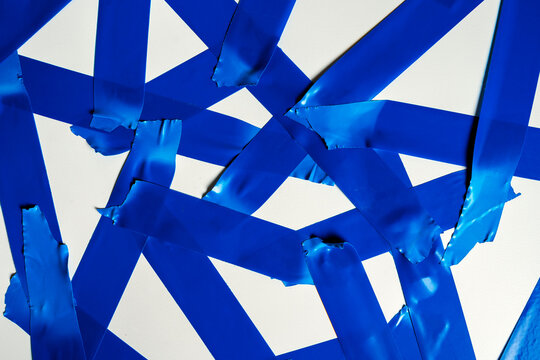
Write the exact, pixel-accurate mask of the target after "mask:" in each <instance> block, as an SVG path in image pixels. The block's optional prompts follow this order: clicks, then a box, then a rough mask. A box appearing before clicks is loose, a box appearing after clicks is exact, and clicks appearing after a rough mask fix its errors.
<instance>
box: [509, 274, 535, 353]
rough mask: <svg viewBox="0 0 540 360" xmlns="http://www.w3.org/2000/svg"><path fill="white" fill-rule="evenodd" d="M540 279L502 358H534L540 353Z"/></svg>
mask: <svg viewBox="0 0 540 360" xmlns="http://www.w3.org/2000/svg"><path fill="white" fill-rule="evenodd" d="M539 326H540V280H539V281H538V282H537V283H536V286H535V287H534V290H533V292H532V294H531V297H530V298H529V301H527V305H525V308H524V309H523V312H522V313H521V316H520V317H519V320H518V322H517V324H516V327H515V328H514V331H512V335H510V338H509V339H508V343H507V344H506V346H505V347H504V350H503V352H502V354H501V357H500V359H501V360H510V359H520V360H533V359H534V358H536V357H538V354H540V343H539V342H538V334H539V333H540V328H539Z"/></svg>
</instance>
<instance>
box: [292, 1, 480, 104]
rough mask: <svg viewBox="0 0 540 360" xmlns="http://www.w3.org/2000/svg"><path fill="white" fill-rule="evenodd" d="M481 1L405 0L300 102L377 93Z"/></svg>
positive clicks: (334, 100)
mask: <svg viewBox="0 0 540 360" xmlns="http://www.w3.org/2000/svg"><path fill="white" fill-rule="evenodd" d="M481 2H482V0H406V1H404V2H403V3H402V4H401V5H399V6H398V7H397V8H396V9H395V10H394V11H393V12H392V13H390V14H389V15H388V16H387V17H386V18H384V20H382V21H381V22H380V23H379V24H378V25H377V26H375V27H374V28H373V29H372V30H371V31H370V32H369V33H367V34H366V35H365V36H364V37H363V38H362V39H360V41H358V42H357V43H356V44H355V45H354V46H353V47H352V48H351V49H350V50H349V51H347V52H346V53H345V54H344V55H343V56H342V57H341V58H340V59H339V60H338V61H337V62H336V63H335V64H334V65H333V66H332V67H331V68H330V69H328V70H327V71H326V72H325V73H324V74H323V75H322V76H321V77H320V78H319V79H318V80H317V81H316V83H315V84H314V85H313V86H312V87H311V88H310V89H309V90H308V92H307V93H306V94H305V95H304V97H303V98H302V100H301V101H300V102H299V103H298V104H297V105H295V107H294V108H295V109H296V108H300V107H309V106H318V105H335V104H344V103H351V102H358V101H365V100H371V99H373V97H375V96H376V95H377V94H378V93H380V92H381V91H382V90H383V89H384V87H386V85H388V84H389V83H390V82H391V81H392V80H394V79H395V78H397V77H398V76H399V74H401V73H402V72H403V71H404V70H405V69H407V67H409V65H410V64H412V63H413V62H414V61H416V60H417V59H418V58H419V57H420V56H422V54H423V53H424V52H426V51H427V50H428V49H429V48H430V47H431V46H432V45H433V44H435V43H436V42H437V41H438V40H439V39H440V38H442V37H443V36H444V35H445V34H446V33H447V32H448V31H450V30H451V29H452V28H453V27H454V26H455V25H456V24H457V23H458V22H459V21H461V19H463V18H464V17H465V16H467V14H469V13H470V12H471V11H472V10H473V9H474V8H475V7H476V6H477V5H478V4H480V3H481ZM293 111H294V110H293Z"/></svg>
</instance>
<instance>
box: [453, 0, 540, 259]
mask: <svg viewBox="0 0 540 360" xmlns="http://www.w3.org/2000/svg"><path fill="white" fill-rule="evenodd" d="M539 18H540V3H539V2H538V1H534V0H530V1H519V0H517V1H516V0H504V1H502V2H501V7H500V11H499V18H498V21H497V27H496V29H495V36H494V40H493V46H492V49H491V56H490V59H489V67H488V70H487V77H486V84H485V88H484V92H483V96H482V102H481V109H480V119H479V122H478V127H477V129H476V137H475V141H474V154H473V161H472V172H471V181H470V183H469V188H468V190H467V196H466V198H465V202H464V203H463V210H462V212H461V216H460V218H459V221H458V224H457V226H456V229H455V231H454V233H453V234H452V238H451V239H450V243H449V244H448V247H447V249H446V252H445V255H444V257H443V262H444V263H445V264H447V265H454V264H457V263H459V262H460V261H461V260H462V259H463V258H464V257H465V256H466V255H467V254H468V253H469V251H471V250H472V248H473V247H474V246H475V245H476V243H479V242H485V241H493V239H494V238H495V234H496V233H497V228H498V226H499V221H500V218H501V215H502V211H503V207H504V203H505V202H506V201H507V199H508V198H509V197H513V196H515V195H514V191H513V190H512V187H511V186H510V181H511V180H512V176H513V175H514V173H515V171H516V168H517V166H518V163H519V159H520V158H521V152H522V149H523V143H524V141H525V136H526V133H527V125H528V123H529V117H530V114H531V110H532V106H533V101H534V95H535V90H536V84H537V80H538V73H539V71H540V45H539V44H540V27H539V26H538V24H537V22H538V19H539Z"/></svg>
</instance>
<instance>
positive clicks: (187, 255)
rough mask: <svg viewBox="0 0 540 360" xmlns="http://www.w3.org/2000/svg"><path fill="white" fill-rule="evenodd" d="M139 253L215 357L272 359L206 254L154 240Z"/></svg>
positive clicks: (255, 359)
mask: <svg viewBox="0 0 540 360" xmlns="http://www.w3.org/2000/svg"><path fill="white" fill-rule="evenodd" d="M144 256H145V257H146V259H148V262H149V263H150V265H152V268H153V269H154V271H155V272H156V274H157V275H158V276H159V278H160V279H161V281H162V282H163V284H164V285H165V286H166V287H167V289H168V290H169V293H170V294H171V296H172V297H173V298H174V300H175V301H176V303H177V304H178V306H179V307H180V308H181V309H182V312H183V313H184V314H185V315H186V317H187V318H188V320H189V321H190V323H191V324H192V325H193V328H194V329H195V330H196V331H197V334H198V335H199V336H200V337H201V339H202V340H203V342H204V343H205V345H206V346H207V348H208V350H209V351H210V353H211V354H212V355H213V356H214V357H215V358H216V359H217V360H220V359H223V360H228V359H245V360H251V359H253V360H270V359H273V358H274V353H273V352H272V350H270V348H269V347H268V345H267V344H266V342H265V341H264V339H263V337H262V336H261V334H260V333H259V331H258V330H257V328H256V327H255V325H254V324H253V323H252V322H251V320H250V318H249V316H248V315H247V314H246V312H245V310H244V309H243V308H242V306H241V305H240V303H239V302H238V300H237V299H236V297H235V296H234V295H233V293H232V291H231V290H230V289H229V287H228V286H227V284H226V283H225V281H224V280H223V278H222V277H221V276H220V275H219V273H218V271H217V270H216V269H215V268H214V266H213V265H212V263H211V262H210V260H209V259H208V257H207V256H205V255H201V254H199V253H195V252H192V251H190V250H187V249H185V248H181V247H179V246H175V245H172V244H170V243H165V242H162V241H160V240H158V239H154V238H149V239H148V242H147V244H146V247H145V248H144Z"/></svg>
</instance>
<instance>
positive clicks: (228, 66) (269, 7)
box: [212, 0, 296, 86]
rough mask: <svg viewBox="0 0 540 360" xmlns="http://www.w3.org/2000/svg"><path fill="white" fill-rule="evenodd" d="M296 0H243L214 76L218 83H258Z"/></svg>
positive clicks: (222, 84)
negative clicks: (269, 1)
mask: <svg viewBox="0 0 540 360" xmlns="http://www.w3.org/2000/svg"><path fill="white" fill-rule="evenodd" d="M295 2H296V0H277V1H272V2H271V3H268V2H266V1H264V0H242V1H240V2H239V3H238V6H237V7H236V11H235V12H234V15H233V18H232V20H231V23H230V24H229V28H228V29H227V34H226V35H225V40H223V46H222V48H221V53H220V54H219V59H218V63H217V65H216V68H215V70H214V75H213V77H212V80H214V81H215V82H216V84H217V85H218V86H244V85H257V83H258V82H259V79H260V77H261V75H262V73H263V72H264V70H265V69H266V67H267V66H268V63H269V61H270V58H271V57H272V54H273V53H274V51H275V49H276V47H277V43H278V41H279V38H280V37H281V33H282V32H283V29H284V28H285V24H286V23H287V19H288V18H289V15H290V13H291V11H292V8H293V6H294V3H295Z"/></svg>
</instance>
